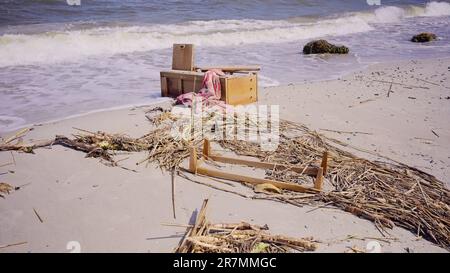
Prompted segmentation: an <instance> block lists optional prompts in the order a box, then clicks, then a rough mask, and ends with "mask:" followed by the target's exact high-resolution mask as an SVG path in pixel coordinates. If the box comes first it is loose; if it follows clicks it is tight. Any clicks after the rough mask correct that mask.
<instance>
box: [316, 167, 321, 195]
mask: <svg viewBox="0 0 450 273" xmlns="http://www.w3.org/2000/svg"><path fill="white" fill-rule="evenodd" d="M322 186H323V168H322V167H319V170H318V171H317V176H316V180H315V181H314V188H315V189H316V190H319V191H321V190H322Z"/></svg>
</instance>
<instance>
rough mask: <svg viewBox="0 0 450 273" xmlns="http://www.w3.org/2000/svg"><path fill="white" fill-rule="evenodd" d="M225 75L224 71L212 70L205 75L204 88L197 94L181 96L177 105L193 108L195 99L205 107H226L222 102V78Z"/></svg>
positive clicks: (191, 93)
mask: <svg viewBox="0 0 450 273" xmlns="http://www.w3.org/2000/svg"><path fill="white" fill-rule="evenodd" d="M223 75H225V73H223V72H222V70H219V69H211V70H208V71H207V72H206V73H205V76H204V77H203V83H202V88H201V89H200V90H199V91H198V92H197V93H194V92H190V93H186V94H181V95H179V96H178V97H177V100H176V103H177V104H183V105H185V106H188V107H191V106H192V102H193V100H194V99H197V100H198V101H201V102H202V104H203V106H208V107H209V106H215V105H219V106H222V107H225V103H224V102H223V101H221V100H220V98H221V96H222V93H221V86H220V76H223Z"/></svg>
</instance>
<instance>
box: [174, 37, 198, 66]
mask: <svg viewBox="0 0 450 273" xmlns="http://www.w3.org/2000/svg"><path fill="white" fill-rule="evenodd" d="M172 69H174V70H186V71H192V70H194V45H193V44H174V45H173V56H172Z"/></svg>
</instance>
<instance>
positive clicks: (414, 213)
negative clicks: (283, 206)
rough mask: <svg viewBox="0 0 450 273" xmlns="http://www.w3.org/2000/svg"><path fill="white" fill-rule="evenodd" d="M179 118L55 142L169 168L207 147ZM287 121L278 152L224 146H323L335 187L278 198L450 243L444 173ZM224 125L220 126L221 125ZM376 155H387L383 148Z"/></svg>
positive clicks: (272, 155) (308, 160) (305, 156)
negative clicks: (143, 130)
mask: <svg viewBox="0 0 450 273" xmlns="http://www.w3.org/2000/svg"><path fill="white" fill-rule="evenodd" d="M205 118H206V119H208V118H211V116H207V117H205ZM174 120H176V118H175V117H174V116H172V115H171V114H169V113H167V112H166V111H163V112H162V115H160V116H156V117H154V121H155V122H156V123H157V124H159V125H160V126H159V127H157V128H156V129H155V130H153V131H151V132H150V133H149V134H146V135H144V136H142V137H140V138H130V137H127V136H124V135H110V134H106V133H101V132H97V133H93V132H87V131H84V132H83V134H79V135H76V136H75V139H68V138H65V137H61V136H57V137H56V139H55V140H54V141H52V142H50V144H60V145H64V146H67V147H71V148H74V149H77V150H81V151H84V152H86V153H88V155H89V156H95V157H101V158H104V159H106V160H108V161H111V162H113V163H114V160H113V156H114V152H115V151H148V153H149V154H148V157H147V158H146V159H145V160H143V161H141V162H140V163H143V162H150V163H156V164H158V166H159V167H161V168H162V169H165V170H174V169H178V168H179V166H180V164H181V162H182V161H183V160H184V159H185V158H187V157H188V156H189V148H190V147H192V146H196V147H198V148H200V147H199V146H200V144H201V141H202V138H201V137H199V135H198V134H200V135H201V132H200V133H198V132H197V133H194V134H192V135H191V137H190V138H179V139H175V138H174V137H172V135H171V133H170V130H171V127H170V126H168V125H167V124H166V123H165V121H168V122H169V123H170V122H173V121H174ZM228 122H229V121H228ZM188 125H189V124H188ZM227 125H229V124H227V123H225V122H224V123H223V124H222V126H227ZM190 126H191V127H189V126H187V128H186V129H185V131H184V134H185V135H189V133H192V132H194V130H193V125H192V124H190ZM216 126H217V125H216ZM280 127H281V128H280V144H279V146H278V148H277V149H276V150H275V151H272V152H267V151H262V150H261V148H260V147H259V145H258V144H257V143H253V142H245V141H241V140H231V141H229V140H226V141H219V144H220V145H221V146H222V147H223V148H226V149H229V150H231V151H233V152H235V153H236V154H238V155H245V156H253V157H257V158H259V159H260V160H261V161H270V162H279V163H282V164H284V165H292V166H306V165H308V164H314V163H317V162H320V158H321V156H322V154H323V152H324V151H328V156H329V160H328V171H327V173H326V178H327V181H328V184H327V183H326V185H325V188H330V189H331V190H329V191H326V192H323V193H321V194H316V195H306V196H305V195H302V194H297V193H293V192H284V193H283V194H276V196H275V197H271V199H274V200H278V201H282V202H288V203H290V204H294V205H304V204H306V203H308V204H310V203H314V202H318V203H325V204H330V205H333V206H335V207H338V208H341V209H343V210H345V211H348V212H351V213H353V214H355V215H357V216H359V217H363V218H366V219H368V220H371V221H373V222H374V223H375V224H376V226H377V227H378V228H379V230H380V231H381V232H386V228H392V227H393V226H394V225H397V226H401V227H404V228H406V229H408V230H410V231H411V232H413V233H415V234H417V236H423V237H424V238H426V239H428V240H430V241H432V242H435V243H437V244H439V245H441V246H443V247H445V248H447V249H450V192H449V190H448V189H447V188H446V187H445V186H444V184H443V183H442V182H441V181H439V180H437V179H436V178H435V177H434V176H432V175H429V174H427V173H425V172H423V171H420V170H418V169H416V168H413V167H410V166H407V165H405V164H402V163H399V162H395V161H393V160H387V161H388V162H378V161H371V160H367V159H363V158H360V157H357V156H355V155H353V154H351V153H349V152H347V151H345V150H344V149H348V147H349V145H348V144H345V143H342V142H339V141H337V140H334V139H330V138H326V137H324V136H322V135H320V134H318V133H317V132H315V131H312V130H310V129H308V128H307V127H306V126H304V125H301V124H297V123H292V122H288V121H282V122H281V123H280ZM218 129H219V128H217V127H215V130H218ZM226 129H228V128H223V130H222V131H225V130H226ZM8 145H10V144H9V143H8V144H7V145H3V147H1V146H0V150H8V149H9V148H11V149H16V150H21V149H22V147H28V146H23V145H10V146H11V147H7V146H8ZM339 147H340V148H339ZM360 151H363V152H367V151H365V150H361V149H360ZM376 156H379V157H380V155H378V154H376ZM266 175H267V176H268V178H274V179H277V180H282V181H287V182H293V183H303V182H304V181H307V179H311V178H308V177H307V176H303V175H299V174H298V173H295V172H289V171H285V170H284V171H280V170H276V169H274V170H271V171H270V172H268V173H267V174H266ZM297 197H298V198H297Z"/></svg>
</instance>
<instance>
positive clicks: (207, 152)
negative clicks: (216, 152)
mask: <svg viewBox="0 0 450 273" xmlns="http://www.w3.org/2000/svg"><path fill="white" fill-rule="evenodd" d="M203 141H204V142H203V157H204V158H205V159H209V156H210V155H211V143H210V142H209V139H206V138H205V139H204V140H203Z"/></svg>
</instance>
